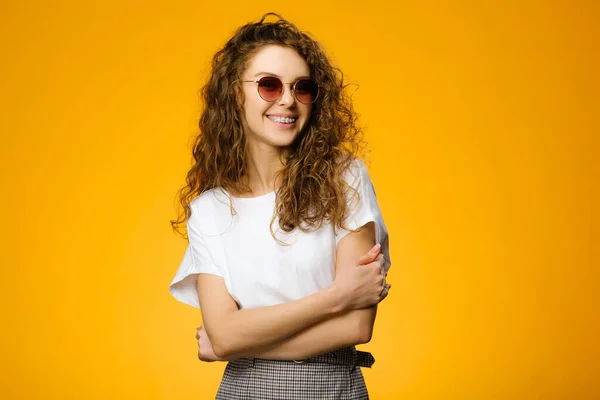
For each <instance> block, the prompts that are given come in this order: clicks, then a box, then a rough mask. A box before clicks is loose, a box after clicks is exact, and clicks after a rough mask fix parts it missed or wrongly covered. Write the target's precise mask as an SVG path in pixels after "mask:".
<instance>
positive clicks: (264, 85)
mask: <svg viewBox="0 0 600 400" xmlns="http://www.w3.org/2000/svg"><path fill="white" fill-rule="evenodd" d="M282 89H283V83H281V81H280V80H279V79H277V78H275V77H272V76H265V77H263V78H260V79H259V80H258V94H259V95H260V97H262V99H263V100H264V101H275V100H277V99H278V98H279V97H280V96H281V90H282Z"/></svg>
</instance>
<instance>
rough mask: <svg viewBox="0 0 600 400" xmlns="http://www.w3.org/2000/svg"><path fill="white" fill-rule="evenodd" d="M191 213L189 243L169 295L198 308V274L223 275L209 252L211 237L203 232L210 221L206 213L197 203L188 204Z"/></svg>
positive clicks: (188, 227)
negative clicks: (198, 207)
mask: <svg viewBox="0 0 600 400" xmlns="http://www.w3.org/2000/svg"><path fill="white" fill-rule="evenodd" d="M190 208H191V211H192V213H191V215H190V218H189V219H188V221H187V234H188V240H189V244H188V247H187V249H186V251H185V254H184V256H183V260H182V261H181V264H180V265H179V269H178V270H177V273H176V274H175V277H174V278H173V281H172V282H171V285H170V286H169V290H170V292H171V295H173V297H175V299H177V300H179V301H181V302H182V303H185V304H189V305H191V306H193V307H196V308H200V302H199V300H198V291H197V289H196V282H197V281H198V274H200V273H205V274H212V275H217V276H221V277H222V276H223V272H222V270H221V268H220V267H219V266H218V265H217V263H215V261H214V257H213V256H212V253H211V248H210V246H211V239H212V238H211V237H210V236H207V235H206V234H204V233H203V232H206V229H203V228H204V227H205V225H206V224H210V223H211V218H210V216H209V215H208V214H207V213H200V212H198V209H197V203H194V202H193V201H192V203H191V204H190Z"/></svg>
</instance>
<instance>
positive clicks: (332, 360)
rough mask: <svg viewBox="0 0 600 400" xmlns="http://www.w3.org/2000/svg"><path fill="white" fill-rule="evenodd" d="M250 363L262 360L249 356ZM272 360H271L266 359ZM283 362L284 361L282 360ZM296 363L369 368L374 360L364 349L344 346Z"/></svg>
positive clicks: (295, 361)
mask: <svg viewBox="0 0 600 400" xmlns="http://www.w3.org/2000/svg"><path fill="white" fill-rule="evenodd" d="M248 360H249V361H250V365H254V362H255V361H259V360H262V359H260V358H250V359H248ZM268 361H273V360H268ZM284 362H285V361H284ZM288 362H294V363H297V364H304V363H326V364H335V365H349V366H351V367H366V368H371V366H372V365H373V363H374V362H375V358H374V357H373V355H372V354H371V353H369V352H366V351H359V350H356V348H354V347H344V348H342V349H339V350H336V351H332V352H330V353H325V354H321V355H318V356H314V357H310V358H307V359H305V360H293V361H288Z"/></svg>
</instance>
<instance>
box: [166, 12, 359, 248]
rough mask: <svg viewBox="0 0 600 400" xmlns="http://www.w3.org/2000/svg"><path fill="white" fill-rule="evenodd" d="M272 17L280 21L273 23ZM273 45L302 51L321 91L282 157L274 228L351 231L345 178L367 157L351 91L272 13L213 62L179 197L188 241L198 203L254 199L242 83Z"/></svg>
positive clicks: (178, 226)
mask: <svg viewBox="0 0 600 400" xmlns="http://www.w3.org/2000/svg"><path fill="white" fill-rule="evenodd" d="M269 16H275V17H277V18H278V20H277V21H274V22H267V21H266V19H267V18H268V17H269ZM270 44H276V45H280V46H284V47H288V48H291V49H294V50H295V51H297V52H298V54H300V56H302V57H303V58H304V60H305V61H306V63H307V64H308V66H309V69H310V75H311V78H312V79H313V80H314V81H315V82H316V83H317V84H318V85H319V96H318V98H317V100H316V102H315V103H314V104H313V109H312V113H311V116H310V119H309V121H308V122H307V124H306V126H305V128H304V129H303V131H302V132H301V133H300V135H298V137H297V138H296V140H295V141H294V142H293V143H292V144H291V146H290V148H289V149H287V150H288V151H286V152H285V153H283V154H282V157H283V159H282V161H283V168H282V169H281V170H280V172H279V174H280V176H279V178H280V179H281V180H280V181H281V186H280V187H279V189H278V191H277V196H276V206H275V213H274V215H273V221H274V220H275V218H276V217H278V218H279V226H280V228H281V229H282V230H283V231H285V232H291V231H293V230H294V229H296V228H299V229H301V230H303V231H307V230H312V229H318V228H319V227H321V225H322V224H323V223H324V222H325V221H328V222H330V223H331V224H332V225H333V227H334V229H337V228H338V227H344V226H343V220H344V217H345V215H346V212H347V193H348V190H349V189H350V188H349V186H348V185H347V184H346V183H345V182H344V179H343V175H344V173H345V171H346V170H347V169H348V168H349V167H350V165H351V163H352V162H353V159H354V158H355V157H358V156H360V155H361V154H362V150H363V149H364V141H363V139H362V129H361V128H360V127H358V125H357V117H358V115H357V113H356V112H355V111H354V108H353V106H352V100H351V97H350V94H349V92H348V86H349V85H347V84H345V83H344V78H343V73H342V71H341V70H340V69H339V68H337V67H334V66H333V65H332V64H331V63H330V61H329V60H328V58H327V56H326V54H325V51H324V50H323V48H322V46H321V45H320V44H319V43H318V42H317V41H316V40H314V39H313V38H311V36H309V34H307V33H305V32H302V31H300V30H298V28H297V27H296V26H295V25H294V24H292V23H291V22H289V21H286V20H285V19H283V18H282V17H281V16H280V15H278V14H275V13H268V14H265V15H264V16H263V17H262V19H261V20H260V21H259V22H257V23H249V24H246V25H244V26H242V27H240V28H239V29H238V30H237V31H236V32H235V34H234V35H233V37H232V38H231V39H230V40H229V41H228V42H227V44H226V45H225V47H223V48H222V49H221V50H219V51H218V52H217V53H216V54H215V56H214V58H213V60H212V73H211V75H210V78H209V80H208V82H207V83H206V85H205V86H204V87H203V88H202V92H201V93H202V101H203V104H204V108H203V112H202V115H201V117H200V121H199V128H200V133H199V135H198V136H197V137H196V139H195V142H194V145H193V160H194V165H193V166H192V168H191V169H190V170H189V171H188V173H187V178H186V183H187V184H186V185H185V186H184V187H183V188H181V189H180V191H179V192H178V198H179V201H180V203H181V206H182V207H183V211H182V212H181V213H180V214H179V216H178V219H177V220H173V221H171V225H172V227H173V229H174V230H175V231H176V232H178V233H180V234H181V235H182V236H184V237H186V238H187V235H186V232H185V230H184V229H182V227H183V226H184V224H185V222H186V221H187V220H188V218H189V217H190V215H191V209H190V202H191V201H192V199H194V198H195V197H197V196H199V195H200V194H202V193H203V192H205V191H207V190H210V189H213V188H223V189H225V190H226V191H227V192H234V193H249V192H251V190H250V188H249V187H248V186H246V185H245V184H244V183H243V181H242V177H243V176H244V175H245V173H246V168H247V165H246V151H245V150H246V148H245V146H246V139H245V135H244V130H243V104H244V96H243V91H242V87H241V84H240V80H239V78H240V77H241V76H242V73H243V72H244V71H245V69H246V67H247V64H248V62H249V60H250V59H251V58H252V56H253V55H254V54H255V53H256V52H257V50H258V49H259V48H261V47H262V46H264V45H270ZM230 201H231V198H230ZM230 204H231V203H230ZM234 212H235V211H234V210H233V207H232V213H234ZM271 233H272V234H273V223H271Z"/></svg>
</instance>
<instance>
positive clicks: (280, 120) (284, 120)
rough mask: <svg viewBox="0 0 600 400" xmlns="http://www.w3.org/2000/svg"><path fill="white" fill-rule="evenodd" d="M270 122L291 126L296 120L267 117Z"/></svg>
mask: <svg viewBox="0 0 600 400" xmlns="http://www.w3.org/2000/svg"><path fill="white" fill-rule="evenodd" d="M267 118H269V119H270V120H271V121H275V122H279V123H281V124H293V123H294V122H296V120H297V119H298V118H289V117H275V116H273V115H267Z"/></svg>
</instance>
